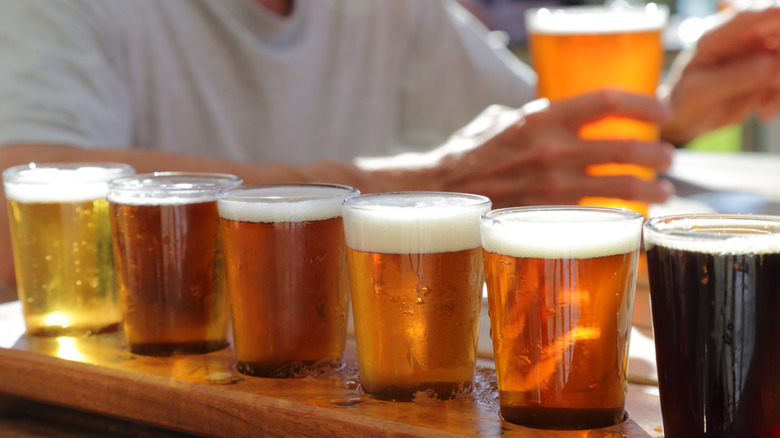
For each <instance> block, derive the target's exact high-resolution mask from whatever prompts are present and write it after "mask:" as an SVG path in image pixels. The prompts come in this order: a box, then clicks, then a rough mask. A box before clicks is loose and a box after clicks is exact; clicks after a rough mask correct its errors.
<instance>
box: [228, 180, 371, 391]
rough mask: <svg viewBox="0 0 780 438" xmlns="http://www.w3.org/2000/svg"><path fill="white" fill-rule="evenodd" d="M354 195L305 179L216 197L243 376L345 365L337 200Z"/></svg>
mask: <svg viewBox="0 0 780 438" xmlns="http://www.w3.org/2000/svg"><path fill="white" fill-rule="evenodd" d="M357 194H358V191H357V190H356V189H354V188H352V187H348V186H341V185H332V184H303V183H302V184H275V185H259V186H241V187H237V188H234V189H230V190H226V191H223V192H221V193H220V194H219V195H218V196H219V215H220V228H221V231H222V236H223V239H224V243H225V258H226V260H227V280H228V291H229V292H228V296H229V301H230V307H231V315H232V323H233V340H234V350H235V355H236V360H237V362H238V365H237V368H238V371H239V372H241V373H242V374H247V375H251V376H260V377H305V376H311V375H317V374H322V373H324V372H328V371H332V370H334V369H337V368H340V367H341V366H342V365H343V355H344V348H345V345H346V339H347V318H348V314H349V281H348V278H347V270H346V254H345V248H344V227H343V225H342V219H341V203H342V202H343V201H344V199H345V198H347V197H349V196H355V195H357Z"/></svg>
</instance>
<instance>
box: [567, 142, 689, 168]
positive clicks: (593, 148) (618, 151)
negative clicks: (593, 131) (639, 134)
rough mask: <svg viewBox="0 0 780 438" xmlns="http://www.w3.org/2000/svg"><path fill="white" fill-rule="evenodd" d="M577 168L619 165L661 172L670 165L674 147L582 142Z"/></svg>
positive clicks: (659, 143)
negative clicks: (647, 168) (629, 165)
mask: <svg viewBox="0 0 780 438" xmlns="http://www.w3.org/2000/svg"><path fill="white" fill-rule="evenodd" d="M583 143H584V146H583V147H582V148H581V154H580V155H579V157H578V159H576V163H577V164H578V165H579V166H583V167H584V166H589V165H593V164H605V163H620V164H635V165H637V166H643V167H649V168H651V169H654V170H655V171H658V172H662V171H665V170H666V169H668V168H669V166H671V164H672V155H673V154H674V150H675V148H674V146H672V145H671V144H669V143H664V142H658V143H645V142H640V141H636V140H598V141H583Z"/></svg>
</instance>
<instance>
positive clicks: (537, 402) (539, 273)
mask: <svg viewBox="0 0 780 438" xmlns="http://www.w3.org/2000/svg"><path fill="white" fill-rule="evenodd" d="M481 227H482V245H483V247H484V259H485V278H486V283H487V290H488V304H489V306H490V307H489V311H490V325H491V336H492V339H493V350H494V355H495V361H496V374H497V379H498V391H499V403H500V408H501V416H502V417H503V418H504V419H505V420H507V421H510V422H512V423H517V424H520V425H524V426H529V427H536V428H545V429H592V428H598V427H605V426H611V425H614V424H617V423H619V422H620V421H622V420H623V407H624V402H625V394H626V366H627V362H628V341H629V333H630V330H631V316H632V312H633V303H634V291H635V285H636V270H637V260H638V257H639V246H640V239H641V227H642V216H641V215H640V214H638V213H636V212H632V211H628V210H622V209H611V208H600V207H576V206H573V207H526V208H507V209H501V210H494V211H492V212H490V213H488V214H486V215H485V216H484V217H483V218H482V221H481Z"/></svg>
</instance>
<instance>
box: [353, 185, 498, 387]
mask: <svg viewBox="0 0 780 438" xmlns="http://www.w3.org/2000/svg"><path fill="white" fill-rule="evenodd" d="M490 205H491V203H490V200H489V199H488V198H486V197H484V196H477V195H469V194H457V193H442V192H400V193H385V194H371V195H362V196H357V197H353V198H349V199H347V200H346V201H345V202H344V212H343V214H344V230H345V237H346V242H347V261H348V265H349V273H350V284H351V289H352V311H353V315H354V321H355V338H356V341H357V354H358V366H359V369H360V385H361V387H362V389H363V391H364V392H365V393H367V394H369V395H371V396H374V397H377V398H380V399H387V400H396V401H409V400H413V399H414V398H415V397H416V396H417V394H418V393H422V394H425V395H426V396H433V397H436V398H441V399H449V398H452V397H455V396H457V395H458V394H461V393H468V391H470V390H471V388H472V384H473V381H474V373H475V361H476V351H477V338H478V331H479V310H480V301H481V296H482V286H483V277H484V275H483V269H484V268H483V264H482V249H481V245H480V237H479V218H480V216H481V215H482V214H483V213H485V212H487V211H488V210H489V209H490Z"/></svg>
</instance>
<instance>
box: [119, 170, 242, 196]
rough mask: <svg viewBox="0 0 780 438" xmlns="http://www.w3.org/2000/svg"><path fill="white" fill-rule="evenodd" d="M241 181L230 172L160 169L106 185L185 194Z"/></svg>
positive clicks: (124, 189) (120, 178)
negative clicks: (159, 170)
mask: <svg viewBox="0 0 780 438" xmlns="http://www.w3.org/2000/svg"><path fill="white" fill-rule="evenodd" d="M166 181H167V182H166ZM242 181H243V180H242V179H241V178H240V177H239V176H237V175H233V174H231V173H220V172H183V171H161V172H149V173H137V174H133V175H127V176H123V177H119V178H113V179H111V180H109V181H108V187H109V190H110V191H112V192H124V193H141V192H144V193H147V192H152V193H166V194H187V193H196V192H197V193H202V192H208V191H219V190H223V189H225V188H227V187H232V186H234V185H238V184H241V182H242ZM146 182H149V184H147V183H146Z"/></svg>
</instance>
